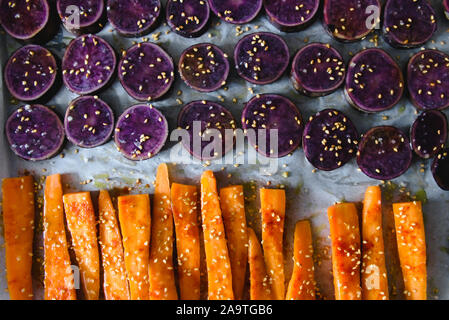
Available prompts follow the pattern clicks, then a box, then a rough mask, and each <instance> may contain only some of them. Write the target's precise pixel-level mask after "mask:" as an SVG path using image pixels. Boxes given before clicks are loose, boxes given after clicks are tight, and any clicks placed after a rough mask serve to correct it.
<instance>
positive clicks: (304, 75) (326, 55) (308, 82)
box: [291, 43, 346, 97]
mask: <svg viewBox="0 0 449 320" xmlns="http://www.w3.org/2000/svg"><path fill="white" fill-rule="evenodd" d="M345 74H346V68H345V64H344V61H343V58H342V56H341V54H340V53H339V52H338V51H337V50H336V49H334V48H332V47H331V46H330V45H328V44H323V43H311V44H309V45H307V46H305V47H304V48H302V49H301V50H299V51H298V53H297V54H296V56H295V58H294V59H293V64H292V73H291V79H292V82H293V86H294V87H295V89H296V90H297V91H299V92H301V93H303V94H305V95H307V96H311V97H319V96H325V95H328V94H331V93H332V92H334V91H335V90H337V89H338V88H339V87H340V86H341V85H342V84H343V82H344V80H345Z"/></svg>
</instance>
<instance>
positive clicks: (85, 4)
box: [56, 0, 106, 35]
mask: <svg viewBox="0 0 449 320" xmlns="http://www.w3.org/2000/svg"><path fill="white" fill-rule="evenodd" d="M71 6H76V7H78V8H79V13H80V15H79V25H76V22H75V21H73V18H72V15H73V14H74V12H73V10H71ZM56 8H57V10H58V14H59V17H60V18H61V21H62V24H63V25H64V27H65V28H66V29H67V31H69V32H72V33H74V34H76V35H81V34H84V33H97V32H99V31H100V30H101V29H103V26H104V25H105V22H106V21H105V20H106V19H105V18H106V14H105V10H104V9H105V4H104V0H57V2H56Z"/></svg>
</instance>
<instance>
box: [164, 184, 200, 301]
mask: <svg viewBox="0 0 449 320" xmlns="http://www.w3.org/2000/svg"><path fill="white" fill-rule="evenodd" d="M171 201H172V207H173V218H174V221H175V229H176V251H177V253H178V278H179V289H180V298H181V299H182V300H199V299H200V228H199V224H198V218H199V216H198V192H197V190H196V187H195V186H187V185H182V184H177V183H173V184H172V187H171Z"/></svg>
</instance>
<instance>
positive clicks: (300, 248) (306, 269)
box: [286, 220, 315, 300]
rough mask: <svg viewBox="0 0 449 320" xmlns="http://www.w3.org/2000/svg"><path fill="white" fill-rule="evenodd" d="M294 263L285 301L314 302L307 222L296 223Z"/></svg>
mask: <svg viewBox="0 0 449 320" xmlns="http://www.w3.org/2000/svg"><path fill="white" fill-rule="evenodd" d="M294 263H295V264H294V267H293V274H292V278H291V280H290V283H289V285H288V290H287V296H286V300H315V276H314V265H313V246H312V231H311V229H310V222H309V221H308V220H304V221H298V222H297V223H296V227H295V242H294Z"/></svg>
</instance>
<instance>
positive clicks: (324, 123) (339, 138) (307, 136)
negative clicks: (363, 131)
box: [302, 109, 360, 171]
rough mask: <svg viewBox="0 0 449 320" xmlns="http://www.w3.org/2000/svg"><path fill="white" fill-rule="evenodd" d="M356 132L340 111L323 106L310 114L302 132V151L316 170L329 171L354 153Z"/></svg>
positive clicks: (357, 135)
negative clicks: (322, 108) (323, 107)
mask: <svg viewBox="0 0 449 320" xmlns="http://www.w3.org/2000/svg"><path fill="white" fill-rule="evenodd" d="M359 138H360V135H359V134H358V132H357V129H356V127H355V126H354V124H353V123H352V121H351V119H349V118H348V117H347V116H346V115H345V114H344V113H342V112H340V111H337V110H335V109H325V110H323V111H320V112H318V113H317V114H315V115H314V116H312V117H311V118H310V120H309V122H308V123H307V124H306V127H305V129H304V133H303V139H302V143H303V148H304V153H305V156H306V158H307V160H309V162H310V163H311V164H312V165H313V166H314V167H315V168H317V169H320V170H324V171H332V170H335V169H338V168H340V167H342V166H344V165H345V164H346V163H347V162H348V161H349V160H351V159H352V158H353V157H354V156H355V154H356V153H357V145H358V143H359Z"/></svg>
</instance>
